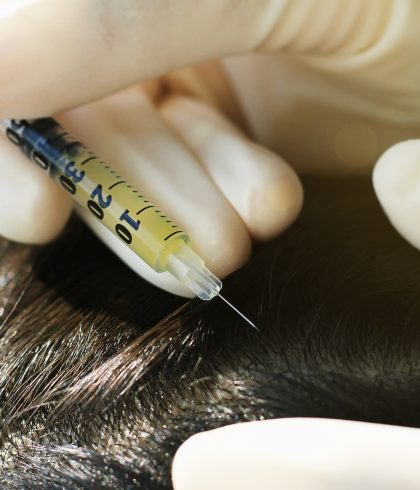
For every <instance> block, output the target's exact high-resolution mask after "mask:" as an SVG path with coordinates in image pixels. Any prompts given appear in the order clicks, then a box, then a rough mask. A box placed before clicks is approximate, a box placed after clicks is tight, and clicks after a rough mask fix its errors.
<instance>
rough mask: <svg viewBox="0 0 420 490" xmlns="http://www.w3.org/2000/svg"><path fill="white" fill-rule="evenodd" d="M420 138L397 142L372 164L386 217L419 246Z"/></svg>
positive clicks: (374, 178)
mask: <svg viewBox="0 0 420 490" xmlns="http://www.w3.org/2000/svg"><path fill="white" fill-rule="evenodd" d="M419 185H420V140H410V141H404V142H402V143H398V144H396V145H394V146H392V147H391V148H390V149H388V150H387V151H386V152H385V153H384V154H383V155H382V156H381V157H380V159H379V160H378V162H377V163H376V166H375V169H374V172H373V186H374V188H375V192H376V194H377V196H378V199H379V201H380V203H381V205H382V207H383V209H384V211H385V213H386V214H387V215H388V218H389V220H390V221H391V223H392V224H393V225H394V227H395V228H396V229H397V230H398V231H399V233H401V235H402V236H403V237H404V238H405V239H406V240H408V241H409V242H410V243H411V244H412V245H414V246H415V247H416V248H418V249H420V228H419V226H418V224H419V222H420V192H419Z"/></svg>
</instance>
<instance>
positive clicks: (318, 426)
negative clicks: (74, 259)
mask: <svg viewBox="0 0 420 490" xmlns="http://www.w3.org/2000/svg"><path fill="white" fill-rule="evenodd" d="M419 21H420V2H417V1H416V0H412V1H410V0H376V1H375V0H371V1H369V2H365V1H364V0H324V1H322V0H321V1H310V0H200V2H196V1H194V0H173V1H171V2H169V1H164V0H155V1H153V2H150V1H144V0H125V1H120V2H109V1H106V0H90V1H89V2H86V1H85V0H72V1H71V2H70V1H68V0H37V1H31V0H1V1H0V60H1V62H2V68H1V74H0V117H2V118H21V117H28V118H29V117H40V116H46V115H51V114H57V113H63V112H64V114H62V115H61V117H60V119H61V122H62V123H63V124H65V125H66V126H67V127H68V128H69V129H70V130H71V131H72V132H73V133H74V134H75V135H76V136H77V137H79V138H80V139H81V140H82V141H83V142H85V144H86V145H87V146H90V147H91V148H92V149H93V150H94V151H95V152H96V153H97V154H99V156H101V157H102V158H104V159H106V160H108V161H109V163H110V164H111V165H113V166H115V167H116V168H117V169H118V171H119V172H120V173H122V174H123V175H125V176H127V178H128V179H129V180H132V181H133V183H134V184H136V185H138V187H139V188H140V189H142V191H143V192H144V194H146V195H147V196H148V197H149V198H150V200H152V201H153V202H155V203H156V204H157V205H158V207H160V208H161V209H162V210H163V211H164V212H165V213H166V214H168V215H169V216H170V217H171V218H172V219H173V220H174V221H176V222H177V223H179V224H180V225H181V226H183V227H184V228H185V230H186V231H187V232H189V234H190V235H191V237H192V238H193V242H194V246H195V248H196V250H197V251H198V252H199V253H200V254H201V255H202V256H203V258H205V259H206V261H207V264H208V266H209V268H210V269H212V270H213V271H214V272H215V273H216V274H218V275H220V276H221V277H222V276H224V275H226V274H228V273H229V272H231V271H233V270H235V269H236V268H238V267H240V266H241V265H242V264H243V263H244V262H245V261H246V260H247V258H248V256H249V253H250V248H251V239H252V238H255V239H259V240H266V239H269V238H271V237H273V236H274V235H276V234H277V233H279V232H281V230H282V229H284V227H286V226H287V225H288V224H289V223H290V222H291V221H292V220H293V219H294V217H295V216H296V215H297V213H298V212H299V209H300V206H301V202H302V190H301V187H300V184H299V181H298V179H297V177H296V175H295V173H294V172H293V171H292V170H291V169H290V167H288V165H287V164H286V163H285V162H284V160H283V159H282V158H281V157H279V156H277V154H276V153H278V154H281V155H284V157H285V158H286V159H287V160H288V161H290V163H291V164H292V165H293V167H294V168H295V169H297V170H298V171H300V172H311V173H315V172H324V173H330V172H334V173H337V172H341V173H344V174H349V173H360V172H369V171H370V170H371V169H372V167H373V165H374V162H375V161H376V159H377V158H378V157H379V155H380V154H381V153H382V152H383V151H385V150H386V149H387V148H388V147H389V146H391V145H392V144H393V143H397V142H398V141H402V140H405V139H409V138H415V137H417V135H418V132H419V129H420V63H419V61H418V60H419V59H420V58H419V55H420V30H419V29H418V25H419ZM246 53H252V54H246ZM234 55H235V56H239V55H240V56H239V57H237V58H235V59H229V60H227V61H224V62H223V64H222V65H219V64H218V63H216V62H214V63H205V64H201V65H197V66H195V67H193V68H190V69H184V70H182V71H180V72H175V73H174V72H173V70H175V69H179V68H182V67H186V66H189V65H191V64H193V63H199V62H205V61H208V60H210V59H215V58H219V59H220V58H226V57H228V56H234ZM168 73H169V75H168ZM146 80H147V82H146V83H142V84H141V85H137V86H135V87H134V88H130V89H125V88H126V87H128V86H130V85H133V84H138V83H139V82H141V81H143V82H144V81H146ZM123 89H124V90H123ZM118 90H123V91H122V92H119V93H115V92H117V91H118ZM111 93H114V95H112V96H110V97H107V98H104V99H101V100H99V99H100V98H101V97H104V96H106V95H108V94H111ZM192 97H193V98H194V100H193V99H192ZM92 100H96V102H90V103H89V101H92ZM81 104H87V105H84V106H81ZM76 106H78V108H76V109H72V108H74V107H76ZM241 112H242V113H243V115H244V116H245V117H244V118H242V117H241ZM224 114H225V115H228V116H229V117H230V119H231V120H233V121H235V122H236V124H237V126H236V127H235V126H234V125H233V124H232V123H231V122H229V121H228V119H227V118H226V117H225V115H224ZM243 121H245V123H243ZM239 127H241V128H242V129H238V128H239ZM249 134H252V135H253V137H254V138H256V139H257V140H258V141H259V143H261V144H262V145H263V146H260V145H258V144H256V143H254V142H253V141H252V140H251V139H250V137H249ZM419 145H420V144H419V143H418V142H415V141H411V142H408V143H402V144H400V145H398V146H396V147H394V148H393V149H391V150H390V151H388V152H387V153H386V154H385V155H384V157H383V158H382V159H381V160H380V162H379V165H378V167H377V169H376V171H375V188H376V191H377V193H378V196H379V198H380V200H381V202H382V204H383V206H384V208H385V210H386V212H387V213H388V215H389V216H390V217H391V220H392V222H393V223H394V225H395V226H396V227H397V228H398V229H399V230H400V231H401V233H403V234H404V236H406V237H407V238H408V239H409V240H410V241H411V242H412V243H414V244H415V245H417V246H420V231H417V230H418V227H417V223H418V220H417V219H416V218H417V214H418V212H419V211H418V210H419V209H420V197H419V196H418V195H417V194H418V193H417V181H418V179H417V175H418V172H419V171H418V168H419V166H418V163H420V149H419ZM265 147H268V148H270V149H271V150H274V151H275V152H276V153H272V152H270V151H268V150H267V149H265ZM0 176H1V178H0V232H1V234H3V235H4V236H6V237H8V238H11V239H15V240H19V241H24V242H33V243H42V242H45V241H48V240H50V239H51V238H53V237H54V236H56V235H57V234H58V233H59V231H60V230H61V229H62V227H63V225H64V223H65V221H66V219H67V217H68V215H69V212H70V209H71V202H70V200H69V198H68V196H66V195H65V193H64V191H63V190H62V189H60V188H59V187H57V186H56V184H55V183H52V182H51V181H49V180H48V178H47V177H46V176H45V175H44V174H43V173H42V172H40V171H38V169H37V168H35V167H34V166H33V165H32V164H31V163H29V162H27V161H26V160H25V158H24V157H23V156H22V155H20V153H19V151H18V150H17V149H16V148H13V147H11V146H10V145H9V144H8V143H7V142H6V141H5V139H4V138H3V137H2V138H1V139H0ZM104 236H105V235H104ZM105 239H107V238H105ZM118 247H119V245H118V244H117V245H115V244H114V250H115V251H116V252H117V253H118V254H122V253H123V252H122V250H123V247H122V246H121V247H120V248H118ZM136 267H137V266H136ZM137 270H138V272H139V273H141V274H145V275H147V274H148V272H147V271H146V270H145V269H144V266H142V265H141V264H139V265H138V267H137ZM147 277H148V279H149V280H151V281H152V282H154V283H155V284H158V285H160V286H161V287H165V288H168V289H171V290H172V291H174V292H175V291H178V292H179V290H177V289H176V288H175V287H173V285H172V284H170V283H168V282H166V280H165V279H164V280H162V278H160V277H159V276H158V275H157V274H155V275H153V274H149V275H148V276H147ZM270 423H272V424H278V428H279V432H278V433H277V434H278V438H277V439H276V443H279V444H280V442H281V443H282V444H284V446H283V448H280V450H278V451H279V452H278V453H276V452H275V449H276V448H277V449H278V446H275V445H271V446H269V449H270V451H269V452H267V453H263V456H262V457H261V459H260V461H261V460H263V458H264V457H265V455H266V454H267V455H269V457H270V459H269V460H265V459H264V460H263V463H264V465H266V464H268V466H270V463H271V466H270V468H271V469H273V468H274V469H275V471H274V470H273V471H274V473H273V474H275V478H276V480H275V481H276V482H278V481H281V482H282V483H283V482H288V483H284V486H285V487H287V488H293V486H292V484H294V485H295V487H296V485H300V486H298V488H300V489H301V488H305V487H304V486H303V483H302V480H300V482H299V480H298V478H302V471H301V470H302V468H306V469H307V468H309V469H310V468H311V467H312V468H315V467H318V468H319V467H320V466H319V464H320V463H322V462H324V463H325V466H324V467H323V468H324V471H323V472H322V475H325V477H329V478H330V479H331V480H332V481H333V486H334V488H339V486H338V484H337V485H336V482H338V481H339V478H341V483H342V487H343V488H348V487H349V485H348V481H350V483H351V481H352V480H351V479H352V478H354V477H355V475H359V476H360V475H362V476H361V478H363V477H366V478H365V481H368V486H369V488H374V485H375V484H376V486H377V488H386V485H388V487H389V488H401V487H403V488H418V486H419V482H418V474H417V473H418V472H417V471H413V468H416V461H413V459H412V458H415V455H416V453H417V449H418V444H420V442H419V441H420V438H419V437H418V434H417V430H415V429H402V428H392V427H383V426H373V425H369V424H367V425H360V426H358V428H357V430H356V428H355V427H356V425H358V424H356V423H351V422H340V421H334V422H332V421H316V420H307V421H299V420H295V421H294V420H283V421H273V422H270ZM265 424H268V422H263V423H256V424H255V425H253V427H256V429H255V430H256V432H255V433H254V434H253V435H252V434H250V433H249V431H250V430H251V431H253V430H254V429H250V428H249V427H250V425H248V424H240V425H237V426H234V427H229V428H225V429H220V432H219V434H221V433H223V432H226V434H228V436H229V437H228V438H227V439H223V441H224V442H223V444H225V443H226V446H224V445H223V444H217V446H218V447H226V448H229V447H228V446H227V444H228V442H226V441H231V443H232V444H234V443H235V442H236V441H237V440H238V437H239V438H240V437H247V436H248V435H249V437H251V436H252V438H253V439H258V437H260V436H258V433H259V434H260V435H261V434H262V437H263V439H262V440H264V441H268V439H264V438H265V435H264V430H265V429H264V427H265ZM326 433H328V434H330V435H331V434H335V435H338V436H340V437H337V438H335V436H334V437H332V436H331V439H328V440H326V438H325V434H326ZM270 434H271V432H270ZM317 434H318V435H320V437H316V436H317ZM300 435H301V436H302V440H301V439H299V437H298V436H300ZM341 436H342V437H341ZM208 437H210V438H211V437H216V438H217V437H219V436H218V435H213V434H208V435H199V436H196V438H194V439H192V440H191V441H188V442H187V443H186V446H184V448H185V447H186V448H187V449H186V450H185V449H181V452H180V453H179V454H178V455H177V457H176V459H175V466H174V480H175V486H176V488H177V490H179V489H184V488H205V487H204V486H201V487H198V486H197V485H196V484H195V483H196V482H197V478H198V479H200V478H201V479H202V480H204V478H203V477H204V475H206V476H208V475H209V474H210V473H209V472H207V470H206V469H205V467H204V465H203V464H202V461H201V463H200V461H199V459H198V457H199V454H200V453H199V452H198V450H197V448H198V446H199V442H197V441H199V439H200V438H202V439H201V440H202V441H205V442H206V444H205V445H202V446H201V448H202V450H203V451H208V453H210V452H211V448H212V447H213V446H212V445H211V444H210V442H209V444H210V445H209V446H207V441H210V439H206V438H208ZM214 440H215V439H214ZM247 440H248V439H247ZM260 440H261V439H260ZM315 440H317V441H320V442H319V443H320V445H319V446H318V445H316V446H315V447H314V446H312V447H313V448H314V449H313V451H310V450H308V448H307V446H305V443H306V442H308V444H309V443H310V442H312V443H314V441H315ZM285 441H288V442H287V444H295V443H296V441H298V443H299V447H297V446H296V447H295V449H296V451H294V452H293V453H290V452H289V446H288V445H285V444H286V442H285ZM305 441H306V442H305ZM216 442H217V441H216ZM353 442H355V443H357V447H358V449H359V450H360V451H361V453H360V454H363V455H366V458H356V456H357V455H355V454H354V450H353V446H352V444H353ZM384 442H386V444H385V443H384ZM240 446H241V449H242V450H243V453H242V454H240V455H239V456H238V461H245V462H249V461H254V462H255V461H256V460H255V446H254V445H253V444H251V445H249V444H248V446H247V445H245V444H241V445H240ZM250 446H252V447H250ZM302 446H303V447H304V448H305V447H306V451H307V452H305V453H302ZM188 447H190V448H191V447H192V448H195V449H194V456H195V457H196V459H195V460H194V461H195V464H193V463H191V462H190V464H189V465H188V468H187V470H185V461H186V459H185V458H186V456H185V454H187V455H188V454H189V455H190V456H191V451H190V452H188ZM206 448H207V449H206ZM248 448H250V453H249V454H244V452H245V453H246V450H247V449H248ZM331 448H332V449H331ZM337 448H339V449H340V451H339V453H338V454H337ZM183 451H184V454H183ZM185 451H187V452H185ZM375 451H378V459H377V460H374V459H372V458H371V456H372V454H374V452H375ZM229 454H230V455H231V453H229ZM211 455H212V458H213V457H214V459H212V465H213V466H212V469H211V474H212V477H213V478H216V476H217V474H218V471H219V470H220V474H223V471H225V468H224V467H223V465H224V463H225V462H226V461H230V460H220V459H217V456H216V455H215V454H214V453H211ZM333 456H334V457H335V458H336V459H335V464H337V462H338V463H340V464H341V466H339V471H340V472H341V476H340V475H339V474H338V472H337V470H336V469H335V468H334V464H333V463H331V459H330V458H331V457H333ZM191 457H192V456H191ZM239 457H240V459H239ZM246 458H249V459H246ZM277 458H278V459H277ZM286 458H289V459H286ZM352 458H353V459H352ZM391 460H392V462H394V461H398V463H397V464H389V461H391ZM190 461H192V460H190ZM208 461H209V459H208ZM267 461H268V463H267ZM279 461H280V463H284V464H283V465H282V466H280V464H279ZM286 461H287V462H289V463H290V462H291V463H293V465H295V466H294V468H295V469H296V471H293V468H292V469H290V466H287V465H286V463H285V462H286ZM349 461H351V462H352V465H353V466H352V467H351V474H349V473H345V469H346V468H348V465H349ZM375 461H380V463H379V465H378V464H376V462H375ZM194 468H195V469H194ZM244 468H245V469H246V470H249V471H248V472H244ZM266 468H267V466H266ZM271 469H270V471H271ZM184 470H185V471H187V473H185V474H186V475H187V476H185V475H184V476H181V475H182V472H183V471H184ZM193 470H194V471H195V473H193ZM188 471H189V472H191V473H188ZM226 471H227V470H226ZM229 471H230V472H231V473H232V474H233V473H235V475H234V476H233V477H232V478H236V480H233V481H237V482H240V483H239V484H238V486H239V487H240V488H244V489H245V488H246V486H245V483H244V482H243V477H244V476H245V478H246V484H248V485H251V483H252V485H251V486H250V487H249V488H258V487H260V488H261V487H264V488H267V489H268V488H270V486H269V483H268V482H267V483H266V484H265V482H264V481H263V484H261V483H260V481H259V480H258V478H263V477H265V476H267V470H266V469H265V470H264V473H265V476H264V475H263V472H261V471H260V472H259V471H258V462H256V464H255V465H254V466H252V465H251V464H249V465H248V464H247V465H246V466H244V465H243V464H242V463H241V464H239V463H238V464H237V465H232V466H231V468H230V470H229ZM393 471H395V473H392V472H393ZM280 473H281V475H280ZM279 475H280V476H279ZM311 475H312V477H313V478H315V475H314V474H313V473H312V474H311ZM268 476H269V477H270V475H268ZM241 477H242V480H240V478H241ZM280 477H281V478H282V479H283V480H279V478H280ZM391 477H392V478H393V479H391ZM256 479H257V480H258V481H256ZM346 479H347V480H346ZM200 481H201V480H200ZM206 481H207V483H209V484H210V483H211V482H212V481H215V480H214V479H213V480H212V479H210V477H209V479H208V480H206ZM272 481H274V480H272ZM314 481H315V480H314V479H312V478H311V479H310V481H309V482H308V481H307V482H305V484H307V485H308V486H307V488H314V484H313V482H314ZM323 481H324V480H322V481H321V483H320V484H319V485H320V486H319V488H324V487H325V486H323ZM358 481H359V480H358ZM224 482H225V480H224V481H223V482H222V483H224ZM216 483H217V484H216V485H215V486H208V488H221V487H220V485H219V482H216ZM394 483H395V484H394ZM188 485H190V486H188ZM276 485H277V483H276ZM357 485H358V483H357V482H356V486H357ZM410 485H411V486H410Z"/></svg>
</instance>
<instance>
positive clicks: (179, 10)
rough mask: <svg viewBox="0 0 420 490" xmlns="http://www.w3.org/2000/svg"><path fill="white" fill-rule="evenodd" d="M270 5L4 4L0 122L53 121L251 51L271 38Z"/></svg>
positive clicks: (51, 0) (9, 0) (250, 0)
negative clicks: (135, 87) (146, 82)
mask: <svg viewBox="0 0 420 490" xmlns="http://www.w3.org/2000/svg"><path fill="white" fill-rule="evenodd" d="M275 3H277V2H272V1H269V0H265V1H262V2H255V1H254V0H240V1H239V2H238V1H237V0H200V2H196V1H195V0H173V1H169V0H166V1H165V0H156V1H153V2H150V1H145V0H124V1H120V2H112V1H109V0H89V1H88V2H86V0H72V1H71V2H69V1H68V0H37V1H33V0H3V1H1V2H0V59H1V60H2V70H1V75H0V108H1V109H0V117H1V118H19V117H38V116H42V115H49V114H51V113H58V112H61V111H63V110H64V109H67V108H69V107H73V106H76V105H80V104H82V103H84V102H87V101H89V100H92V99H96V98H98V97H101V96H103V95H105V94H108V93H111V92H114V91H116V90H118V89H121V88H123V87H126V86H129V85H131V84H133V83H135V82H138V81H139V80H142V79H147V78H151V77H154V76H157V75H160V74H162V73H165V72H167V71H170V70H172V69H174V68H177V67H181V66H185V65H189V64H192V63H194V62H198V61H201V60H204V59H209V58H211V57H220V56H225V55H228V54H233V53H239V52H243V51H247V50H250V49H252V48H253V47H254V46H255V45H256V44H258V42H259V41H260V39H261V37H262V36H264V33H265V32H266V31H267V30H269V28H270V23H271V20H270V16H268V14H269V13H270V8H272V7H273V5H274V4H275ZM256 20H257V21H256Z"/></svg>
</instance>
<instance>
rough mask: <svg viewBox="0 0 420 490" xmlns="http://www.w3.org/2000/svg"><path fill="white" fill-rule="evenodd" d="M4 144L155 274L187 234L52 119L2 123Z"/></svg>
mask: <svg viewBox="0 0 420 490" xmlns="http://www.w3.org/2000/svg"><path fill="white" fill-rule="evenodd" d="M3 123H4V124H5V126H6V135H7V136H8V138H9V139H10V140H11V141H12V142H13V143H14V144H16V145H17V146H19V147H20V148H21V150H22V151H23V152H24V153H25V154H26V155H27V156H28V157H29V158H30V159H31V160H32V161H33V162H35V163H36V164H37V165H39V166H40V167H41V168H42V169H43V170H44V171H46V172H48V173H49V175H50V176H51V177H52V178H53V179H55V180H57V181H58V182H59V183H60V185H61V186H62V187H63V189H65V190H66V192H68V193H69V194H70V195H71V196H72V197H73V199H74V200H75V201H76V202H77V203H78V204H79V205H81V206H83V207H84V208H86V209H88V210H89V212H91V213H92V214H93V215H94V216H95V217H96V218H97V219H98V220H100V221H101V222H102V224H103V225H104V226H106V227H107V228H108V229H109V230H111V232H112V233H114V234H115V235H116V236H118V237H119V238H120V239H121V240H122V241H123V242H124V243H125V244H126V245H127V246H128V247H129V248H130V249H131V250H133V251H134V252H135V253H136V254H137V255H138V256H139V257H140V258H141V259H143V260H144V261H145V262H146V263H147V264H148V265H149V266H150V267H152V268H153V269H154V270H155V271H157V272H163V271H165V270H166V260H167V258H168V257H169V256H170V255H171V254H172V253H173V252H175V251H176V250H177V249H178V248H179V247H181V246H182V245H183V244H184V243H186V242H188V236H187V234H186V233H185V232H184V231H183V230H182V229H181V228H180V227H178V226H177V225H176V224H175V223H173V222H172V221H171V220H170V219H169V218H168V217H166V216H165V215H164V214H163V213H162V212H160V211H159V210H158V209H156V207H155V206H154V205H153V204H152V203H151V202H149V201H148V200H147V199H146V198H145V197H144V196H142V195H141V194H140V193H139V192H138V191H137V190H136V188H135V187H134V186H132V185H130V184H129V183H128V182H127V181H126V180H125V179H124V178H123V177H121V176H120V175H118V174H117V173H116V172H115V171H114V170H112V168H110V167H109V166H108V165H106V164H105V163H104V162H103V161H101V160H100V159H99V158H98V157H96V156H95V155H94V154H93V153H92V152H90V151H89V150H88V149H87V148H86V147H84V146H83V144H82V143H80V142H79V141H76V140H75V139H74V138H73V137H72V136H70V135H69V133H68V132H67V131H66V130H65V129H64V128H62V127H61V126H60V125H59V124H58V123H57V122H56V121H55V120H54V119H51V118H43V119H35V120H8V121H4V122H3Z"/></svg>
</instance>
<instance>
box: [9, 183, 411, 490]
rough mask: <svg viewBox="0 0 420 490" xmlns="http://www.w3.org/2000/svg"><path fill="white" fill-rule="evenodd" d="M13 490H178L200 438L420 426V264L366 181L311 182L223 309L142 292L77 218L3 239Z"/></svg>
mask: <svg viewBox="0 0 420 490" xmlns="http://www.w3.org/2000/svg"><path fill="white" fill-rule="evenodd" d="M0 253H1V257H2V258H1V266H0V287H1V288H2V289H1V294H0V308H1V309H0V313H1V316H0V322H1V323H0V325H1V330H0V346H1V348H0V360H1V362H0V409H1V418H2V421H3V423H2V430H1V438H2V440H1V450H0V455H1V457H2V461H3V470H2V473H1V479H0V481H1V484H2V488H8V489H12V488H19V489H26V488H28V489H29V488H30V489H36V488H57V489H58V488H69V489H75V488H84V489H87V488H91V489H93V488H95V489H96V488H103V489H105V488H127V489H134V488H144V489H151V490H153V489H162V488H170V464H171V461H172V457H173V455H174V453H175V451H176V449H177V448H178V446H179V445H180V444H181V443H182V442H183V441H184V440H185V439H186V438H187V437H189V436H190V435H192V434H194V433H196V432H198V431H203V430H208V429H212V428H216V427H219V426H222V425H226V424H232V423H237V422H240V421H248V420H260V419H265V418H273V417H288V416H315V417H335V418H345V419H352V420H365V421H371V422H382V423H389V424H400V425H410V426H420V415H419V413H420V411H419V408H420V406H419V405H420V404H419V397H418V387H419V385H420V383H419V381H418V370H419V366H420V345H419V341H420V329H419V326H420V301H419V300H418V297H419V285H418V284H419V279H420V256H419V254H418V252H417V251H415V250H414V249H413V248H411V247H410V246H409V245H408V244H407V243H405V242H404V241H403V240H402V239H401V238H400V237H399V236H398V235H397V234H396V232H395V231H394V230H393V229H392V228H391V225H390V224H389V223H388V222H387V220H386V218H385V217H384V216H383V213H382V211H381V210H380V209H379V206H378V204H377V202H376V199H375V197H374V195H373V191H372V189H371V185H370V183H369V182H367V181H365V180H357V179H354V180H351V179H350V180H339V179H327V178H325V179H308V180H307V182H306V205H305V208H304V212H303V214H302V216H301V217H300V218H299V219H298V221H297V222H296V223H295V224H294V225H293V226H292V227H291V228H290V229H289V230H288V231H287V232H286V233H284V234H283V235H282V236H281V237H279V238H278V239H277V240H275V241H273V242H271V243H270V244H268V245H264V246H259V247H257V249H256V252H255V254H254V257H253V259H252V261H251V262H250V263H249V264H248V265H247V266H246V267H244V268H243V269H242V270H240V271H238V272H237V273H235V274H233V275H232V276H231V277H230V278H229V279H228V280H226V281H225V287H224V291H225V295H226V296H227V297H228V298H229V299H231V300H232V302H233V303H234V304H236V305H237V306H238V307H239V308H240V309H241V310H243V311H244V313H245V314H247V315H248V316H249V317H250V318H251V319H253V320H255V321H256V323H257V324H258V326H259V328H260V332H259V333H257V332H255V331H253V330H252V329H251V328H249V326H247V324H246V323H244V321H243V320H241V319H240V318H239V317H237V316H235V315H234V314H233V313H231V312H230V311H229V310H228V309H227V308H226V307H225V305H224V304H223V303H222V302H221V301H218V300H217V299H216V300H214V301H212V302H210V303H202V302H200V301H199V300H195V301H185V300H183V299H180V298H176V297H174V296H171V295H168V294H166V293H164V292H162V291H159V290H157V289H156V288H154V287H152V286H150V285H149V284H147V283H145V282H144V281H143V280H142V279H140V278H139V277H137V276H136V275H135V274H134V273H132V272H131V271H130V270H128V269H127V268H126V267H125V266H124V265H123V264H122V263H121V262H119V261H118V259H116V258H115V257H114V256H113V255H112V254H111V253H110V252H109V251H108V250H107V249H106V248H105V247H103V246H102V245H101V244H100V243H99V242H98V241H97V240H96V239H95V238H94V237H93V236H92V235H91V234H90V233H89V232H88V231H87V230H86V229H85V228H84V226H83V225H81V224H80V223H79V222H78V221H77V220H75V219H74V220H73V221H72V222H71V223H70V224H69V226H68V227H67V229H66V231H65V233H64V234H63V236H62V237H61V238H60V239H59V240H58V241H56V242H55V243H53V244H51V245H49V246H47V247H43V248H36V247H28V246H22V245H16V244H11V243H8V242H7V241H2V242H0Z"/></svg>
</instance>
